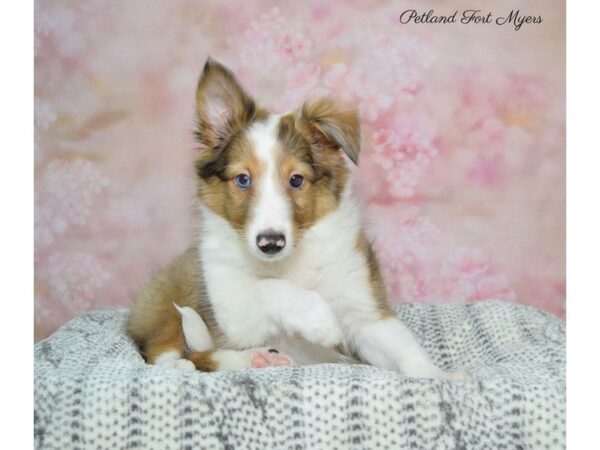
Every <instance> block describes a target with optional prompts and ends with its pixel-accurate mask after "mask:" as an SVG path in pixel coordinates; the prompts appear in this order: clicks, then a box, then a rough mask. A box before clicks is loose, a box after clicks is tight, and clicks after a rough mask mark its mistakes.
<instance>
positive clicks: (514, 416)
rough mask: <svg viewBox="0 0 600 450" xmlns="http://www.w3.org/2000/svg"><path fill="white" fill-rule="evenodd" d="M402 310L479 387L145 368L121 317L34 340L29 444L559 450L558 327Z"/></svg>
mask: <svg viewBox="0 0 600 450" xmlns="http://www.w3.org/2000/svg"><path fill="white" fill-rule="evenodd" d="M396 311H397V313H398V315H399V316H400V317H401V318H402V320H404V321H405V323H406V324H407V325H408V326H409V327H410V328H411V329H412V330H413V331H414V333H415V334H416V336H417V337H418V338H419V340H420V341H421V342H422V343H423V346H424V347H425V348H426V349H427V350H428V351H429V352H430V354H431V356H432V358H433V360H434V361H436V362H437V363H438V364H439V365H440V366H441V367H443V368H445V369H466V370H468V371H469V372H470V373H471V374H472V376H473V380H472V381H467V382H456V381H454V382H453V381H440V380H428V379H415V378H408V377H405V376H403V375H402V374H399V373H396V372H391V371H388V370H383V369H379V368H376V367H371V366H367V365H338V364H321V365H312V366H294V367H273V368H267V369H254V370H242V371H232V372H220V373H201V372H185V371H181V370H178V369H174V368H166V367H157V366H150V365H147V364H145V363H144V360H143V359H142V357H141V356H140V354H139V353H138V350H137V348H136V346H135V345H134V343H133V342H132V341H131V340H130V339H129V338H128V336H127V335H126V334H125V332H124V324H125V321H126V318H127V309H125V308H117V309H107V310H100V311H96V312H92V313H89V314H86V315H83V316H81V317H78V318H75V319H73V320H72V321H70V322H69V323H67V324H66V325H65V326H63V327H62V328H60V329H59V330H58V331H56V332H55V333H54V334H53V335H52V336H50V337H49V338H48V339H46V340H44V341H42V342H39V343H38V344H36V345H35V412H34V421H35V426H34V433H35V444H36V447H37V448H45V449H61V450H65V449H69V448H80V449H88V448H89V449H96V448H98V449H104V448H106V449H120V448H140V449H160V450H166V449H190V450H191V449H204V448H217V449H261V450H264V449H320V448H322V449H336V448H351V449H385V448H390V449H398V448H411V449H426V450H431V449H502V448H504V449H526V448H534V449H549V448H552V449H554V448H564V446H565V327H564V324H563V322H561V321H560V320H559V319H557V318H555V317H553V316H551V315H549V314H546V313H544V312H541V311H538V310H536V309H533V308H529V307H524V306H520V305H516V304H508V303H502V302H496V301H489V302H480V303H472V304H466V305H442V306H440V305H435V306H434V305H413V304H404V305H400V306H397V307H396Z"/></svg>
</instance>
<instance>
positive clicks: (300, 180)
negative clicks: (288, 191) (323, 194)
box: [290, 174, 304, 189]
mask: <svg viewBox="0 0 600 450" xmlns="http://www.w3.org/2000/svg"><path fill="white" fill-rule="evenodd" d="M302 184H304V177H303V176H302V175H298V174H295V175H292V176H291V178H290V186H292V187H293V188H296V189H298V188H299V187H300V186H302Z"/></svg>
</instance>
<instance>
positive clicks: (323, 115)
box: [297, 97, 360, 165]
mask: <svg viewBox="0 0 600 450" xmlns="http://www.w3.org/2000/svg"><path fill="white" fill-rule="evenodd" d="M297 118H298V119H297V122H298V124H297V125H298V126H299V127H300V129H301V130H302V131H303V132H304V133H305V134H306V135H308V136H309V140H310V141H311V142H310V143H311V146H316V147H317V148H331V149H335V150H337V149H342V151H343V152H344V153H345V154H346V155H347V156H348V158H350V160H351V161H352V162H353V163H354V164H356V165H358V155H359V153H360V120H359V117H358V113H357V111H356V110H354V109H348V108H345V107H343V106H341V105H340V104H338V103H337V102H336V101H335V100H333V99H332V98H329V97H325V98H321V99H318V100H315V101H312V102H307V103H305V104H304V105H303V106H302V108H300V110H299V111H298V113H297Z"/></svg>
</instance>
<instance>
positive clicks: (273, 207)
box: [247, 116, 293, 261]
mask: <svg viewBox="0 0 600 450" xmlns="http://www.w3.org/2000/svg"><path fill="white" fill-rule="evenodd" d="M279 118H280V117H279V116H271V117H269V119H268V120H267V121H266V122H256V123H254V124H253V125H252V127H251V128H250V129H249V130H248V138H249V140H250V142H251V144H252V147H253V150H254V152H255V154H256V156H257V158H258V160H259V161H260V163H261V167H262V171H261V173H260V176H259V177H258V178H253V179H252V183H253V186H254V189H255V192H254V205H253V207H252V210H251V211H250V221H249V226H248V228H247V230H248V236H247V240H248V246H249V248H250V250H251V252H252V253H253V254H254V255H256V256H258V257H259V258H261V259H265V260H270V261H273V260H277V259H281V258H283V257H285V256H286V255H287V254H288V253H289V252H290V249H291V246H292V220H293V217H292V208H291V205H290V203H289V199H288V197H287V196H286V195H285V192H284V191H283V184H282V181H281V179H280V175H279V170H278V167H277V163H278V155H277V152H279V151H280V150H279V145H278V142H277V128H278V127H277V126H278V124H279ZM253 176H254V174H253ZM266 233H270V234H281V235H283V236H284V238H285V247H284V248H283V249H282V250H281V251H280V252H279V253H276V254H274V255H271V256H269V255H266V254H265V253H263V252H262V251H261V250H260V249H259V247H258V245H260V241H257V238H258V236H259V235H262V234H266ZM277 243H278V245H279V244H282V240H277Z"/></svg>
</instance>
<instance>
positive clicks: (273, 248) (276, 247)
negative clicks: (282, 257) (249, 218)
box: [256, 231, 285, 255]
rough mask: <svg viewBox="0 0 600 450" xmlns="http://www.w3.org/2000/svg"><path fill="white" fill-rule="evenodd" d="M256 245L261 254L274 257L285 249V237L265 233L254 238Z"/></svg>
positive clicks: (276, 233) (274, 232)
mask: <svg viewBox="0 0 600 450" xmlns="http://www.w3.org/2000/svg"><path fill="white" fill-rule="evenodd" d="M256 245H257V246H258V248H259V249H260V251H261V252H263V253H266V254H267V255H274V254H276V253H279V252H280V251H281V250H283V247H285V236H284V235H283V234H281V233H278V232H276V231H266V232H264V233H261V234H259V235H258V236H257V237H256Z"/></svg>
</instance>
